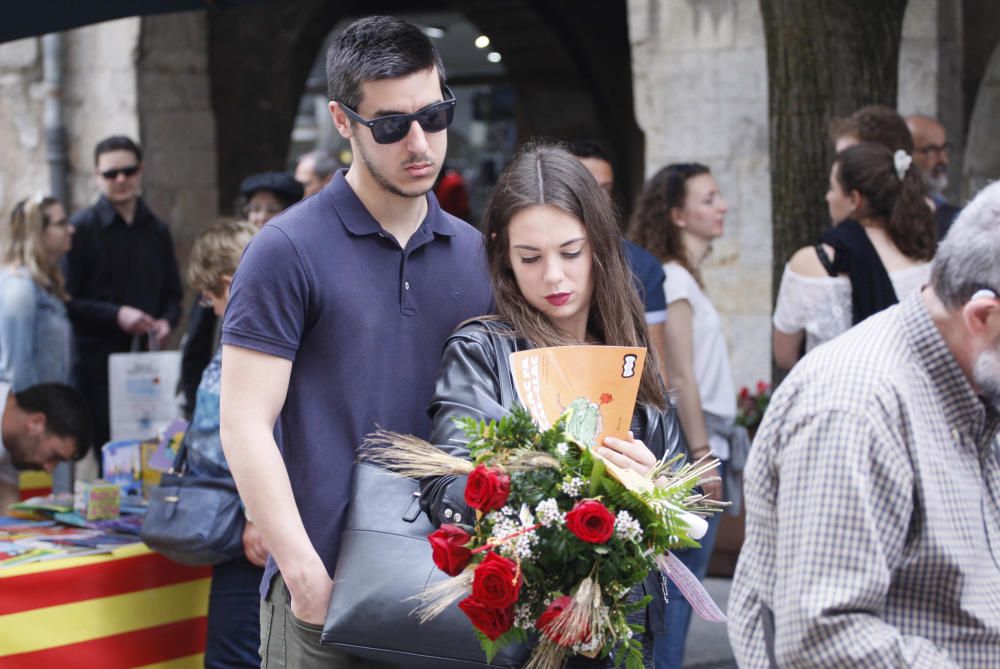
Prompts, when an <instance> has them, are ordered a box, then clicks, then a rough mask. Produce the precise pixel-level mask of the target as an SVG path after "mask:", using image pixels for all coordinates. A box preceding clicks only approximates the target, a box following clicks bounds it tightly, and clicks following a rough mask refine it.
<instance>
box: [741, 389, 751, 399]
mask: <svg viewBox="0 0 1000 669" xmlns="http://www.w3.org/2000/svg"><path fill="white" fill-rule="evenodd" d="M740 399H741V400H746V399H750V389H749V388H747V387H746V386H743V387H742V388H740Z"/></svg>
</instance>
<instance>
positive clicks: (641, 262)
mask: <svg viewBox="0 0 1000 669" xmlns="http://www.w3.org/2000/svg"><path fill="white" fill-rule="evenodd" d="M624 246H625V259H626V260H628V264H629V267H630V269H631V270H632V271H633V272H635V273H636V274H637V275H639V276H642V277H644V276H659V277H664V276H665V274H664V272H663V265H662V264H661V263H660V261H659V260H657V259H656V256H654V255H653V254H652V253H650V252H649V251H647V250H646V249H644V248H642V247H641V246H639V245H638V244H636V243H635V242H632V241H630V240H628V239H625V240H624Z"/></svg>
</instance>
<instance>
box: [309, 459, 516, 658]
mask: <svg viewBox="0 0 1000 669" xmlns="http://www.w3.org/2000/svg"><path fill="white" fill-rule="evenodd" d="M418 489H419V488H418V485H417V482H416V481H414V480H412V479H406V478H400V477H398V476H393V475H391V474H389V473H388V472H386V471H384V470H382V469H380V468H379V467H377V466H375V465H372V464H368V463H364V462H360V463H357V464H355V465H354V472H353V493H352V496H351V504H350V506H349V507H348V511H347V523H346V527H345V529H344V533H343V538H342V539H341V545H340V555H339V556H338V558H337V571H336V574H335V575H334V579H333V583H334V585H333V596H332V598H331V600H330V607H329V610H328V611H327V614H326V623H325V625H324V626H323V635H322V643H324V644H329V645H333V646H337V647H338V648H340V649H341V650H343V651H344V652H346V653H349V654H350V655H353V656H355V657H358V658H361V659H363V660H367V661H372V662H386V663H389V664H396V665H398V666H401V667H415V668H426V669H432V668H433V669H475V668H477V667H489V666H497V667H520V666H521V665H523V664H524V663H525V661H526V660H527V658H528V653H529V649H528V648H527V647H525V646H520V645H512V646H508V647H507V648H505V649H504V650H503V651H502V652H500V653H498V654H497V656H496V657H495V658H493V663H492V664H487V662H486V656H485V654H484V653H483V650H482V647H481V646H480V645H479V641H478V639H477V638H476V635H475V634H474V633H473V631H472V623H470V622H469V619H468V618H467V617H466V616H465V614H464V613H462V611H461V610H460V609H459V608H458V606H457V604H452V605H451V606H450V607H449V608H448V609H447V610H446V611H445V612H444V613H442V614H441V615H439V616H437V617H436V618H434V619H432V620H430V621H428V622H426V623H421V622H420V621H419V620H418V619H417V617H416V616H415V615H412V614H411V612H412V611H413V609H414V608H416V606H417V602H416V601H415V600H408V598H409V597H412V596H414V595H416V594H417V593H419V592H421V591H422V590H423V589H424V588H426V587H427V586H428V585H430V584H432V583H436V582H438V581H442V580H444V579H446V578H448V576H447V575H446V574H445V573H443V572H441V571H439V570H438V568H437V567H435V566H434V561H433V559H432V558H431V547H430V544H429V543H428V541H427V535H428V534H430V533H431V532H433V531H434V529H435V528H434V526H433V525H432V524H431V522H430V521H429V520H428V519H427V516H426V515H424V514H423V513H422V512H421V510H420V505H419V503H418V501H419V500H418Z"/></svg>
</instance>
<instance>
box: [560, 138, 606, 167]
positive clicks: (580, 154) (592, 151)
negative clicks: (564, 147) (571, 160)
mask: <svg viewBox="0 0 1000 669" xmlns="http://www.w3.org/2000/svg"><path fill="white" fill-rule="evenodd" d="M569 152H570V153H572V154H573V155H574V156H576V157H577V158H597V159H598V160H603V161H604V162H606V163H609V164H610V163H611V154H610V153H608V150H607V149H606V148H604V145H603V144H601V143H600V142H598V141H597V140H594V139H577V140H574V141H573V142H570V144H569Z"/></svg>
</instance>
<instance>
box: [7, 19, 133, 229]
mask: <svg viewBox="0 0 1000 669" xmlns="http://www.w3.org/2000/svg"><path fill="white" fill-rule="evenodd" d="M138 35H139V20H138V19H122V20H120V21H109V22H107V23H100V24H97V25H93V26H88V27H86V28H80V29H78V30H71V31H68V32H67V33H66V43H65V56H64V61H63V81H64V85H63V93H62V99H63V119H64V122H65V125H66V135H67V144H68V146H67V150H68V154H69V165H68V172H69V192H70V198H69V200H70V201H69V203H68V205H69V208H70V210H71V211H72V210H73V209H78V208H80V207H83V206H86V205H87V204H89V203H90V202H91V201H92V200H93V199H94V197H96V194H97V189H96V186H95V184H94V178H93V160H94V159H93V150H94V144H95V143H97V142H98V141H99V140H100V139H101V138H103V137H105V136H107V135H109V134H112V133H116V132H121V133H125V134H130V135H132V136H136V135H137V134H138V132H137V131H138V118H137V116H136V86H135V65H134V56H135V48H136V44H137V41H138ZM43 95H44V92H43V83H42V49H41V38H29V39H23V40H18V41H16V42H9V43H7V44H0V154H2V155H3V156H4V160H3V165H2V167H0V206H2V207H3V211H4V218H6V212H9V210H10V208H11V206H12V205H13V204H14V202H16V201H17V200H18V199H20V198H23V197H26V196H28V195H31V194H33V193H36V192H46V193H47V192H49V191H50V187H49V183H48V168H47V165H46V163H45V131H44V126H43V120H42V107H43Z"/></svg>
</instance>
